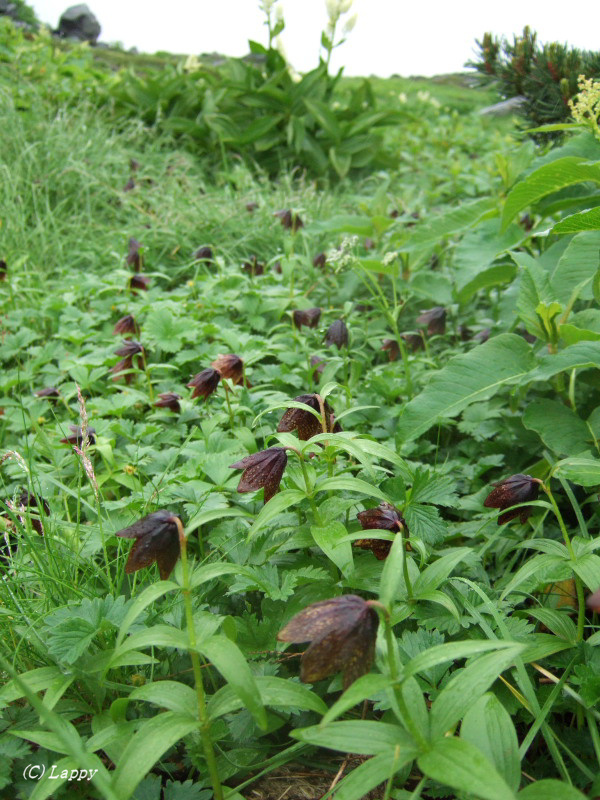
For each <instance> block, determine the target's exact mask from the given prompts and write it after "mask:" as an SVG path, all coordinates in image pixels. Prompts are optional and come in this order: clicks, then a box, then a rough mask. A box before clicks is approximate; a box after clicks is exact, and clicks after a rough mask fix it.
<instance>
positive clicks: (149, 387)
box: [142, 353, 154, 403]
mask: <svg viewBox="0 0 600 800" xmlns="http://www.w3.org/2000/svg"><path fill="white" fill-rule="evenodd" d="M142 364H143V365H144V372H145V373H146V380H147V382H148V397H149V398H150V402H151V403H152V402H153V401H154V389H153V388H152V381H151V380H150V372H149V371H148V363H147V361H146V354H145V353H144V354H143V355H142Z"/></svg>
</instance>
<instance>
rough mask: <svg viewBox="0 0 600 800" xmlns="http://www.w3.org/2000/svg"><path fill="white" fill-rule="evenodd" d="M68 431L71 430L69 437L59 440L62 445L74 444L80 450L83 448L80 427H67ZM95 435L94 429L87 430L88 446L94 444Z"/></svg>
mask: <svg viewBox="0 0 600 800" xmlns="http://www.w3.org/2000/svg"><path fill="white" fill-rule="evenodd" d="M69 429H70V430H71V435H70V436H66V437H65V438H64V439H61V440H60V441H61V442H62V443H63V444H75V445H77V447H80V448H81V447H83V439H82V436H81V433H82V431H81V425H69ZM95 433H96V429H95V428H88V429H87V439H88V441H89V443H90V444H96V437H95V435H94V434H95Z"/></svg>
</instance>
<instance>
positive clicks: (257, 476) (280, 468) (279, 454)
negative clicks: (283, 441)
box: [229, 447, 287, 503]
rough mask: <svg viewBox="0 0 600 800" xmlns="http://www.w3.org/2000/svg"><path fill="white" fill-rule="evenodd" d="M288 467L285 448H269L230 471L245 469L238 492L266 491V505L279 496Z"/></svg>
mask: <svg viewBox="0 0 600 800" xmlns="http://www.w3.org/2000/svg"><path fill="white" fill-rule="evenodd" d="M286 465H287V452H286V449H285V447H269V448H268V449H267V450H261V451H260V452H259V453H253V454H252V455H250V456H246V458H242V460H241V461H236V462H235V464H231V466H230V467H229V469H243V470H244V472H243V473H242V477H241V480H240V482H239V484H238V487H237V490H238V492H240V493H245V492H257V491H258V490H259V489H263V488H264V490H265V503H268V502H269V500H270V499H271V498H272V497H273V496H274V495H275V494H277V492H278V491H279V484H280V483H281V479H282V477H283V472H284V470H285V468H286Z"/></svg>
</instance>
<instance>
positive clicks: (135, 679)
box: [131, 672, 146, 686]
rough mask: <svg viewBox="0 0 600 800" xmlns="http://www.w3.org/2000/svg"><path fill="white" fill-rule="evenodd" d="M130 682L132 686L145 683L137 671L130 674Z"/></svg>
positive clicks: (143, 677) (142, 676) (144, 679)
mask: <svg viewBox="0 0 600 800" xmlns="http://www.w3.org/2000/svg"><path fill="white" fill-rule="evenodd" d="M131 682H132V684H133V685H134V686H143V685H144V684H145V683H146V678H145V676H144V675H141V674H140V673H139V672H134V673H133V675H132V676H131Z"/></svg>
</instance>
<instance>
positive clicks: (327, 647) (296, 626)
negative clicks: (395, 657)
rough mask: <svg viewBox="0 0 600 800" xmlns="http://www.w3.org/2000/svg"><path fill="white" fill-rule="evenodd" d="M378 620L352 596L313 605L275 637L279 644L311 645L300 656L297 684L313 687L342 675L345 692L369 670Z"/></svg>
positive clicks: (361, 601)
mask: <svg viewBox="0 0 600 800" xmlns="http://www.w3.org/2000/svg"><path fill="white" fill-rule="evenodd" d="M378 626H379V617H378V616H377V612H376V611H375V610H374V609H373V608H371V606H370V605H369V604H368V603H367V602H366V601H365V600H363V599H362V597H358V596H357V595H355V594H346V595H342V596H341V597H333V598H332V599H331V600H322V601H321V602H319V603H313V604H312V605H310V606H308V607H307V608H305V609H304V610H303V611H301V612H300V613H299V614H296V616H295V617H293V618H292V619H291V620H290V622H288V624H287V625H286V626H285V627H284V628H283V629H282V630H281V631H279V633H278V634H277V638H278V639H279V641H280V642H292V643H294V644H297V643H300V642H311V645H310V647H309V648H308V650H306V651H305V652H304V654H303V655H302V662H301V663H302V666H301V669H300V680H302V681H303V682H304V683H315V682H316V681H320V680H323V678H327V677H329V676H330V675H334V674H335V673H336V672H343V675H344V689H347V688H348V687H349V686H350V685H351V684H352V683H353V682H354V681H355V680H356V679H357V678H360V676H361V675H365V674H366V673H367V672H368V671H369V669H370V668H371V664H372V663H373V656H374V654H375V639H376V638H377V628H378Z"/></svg>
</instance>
